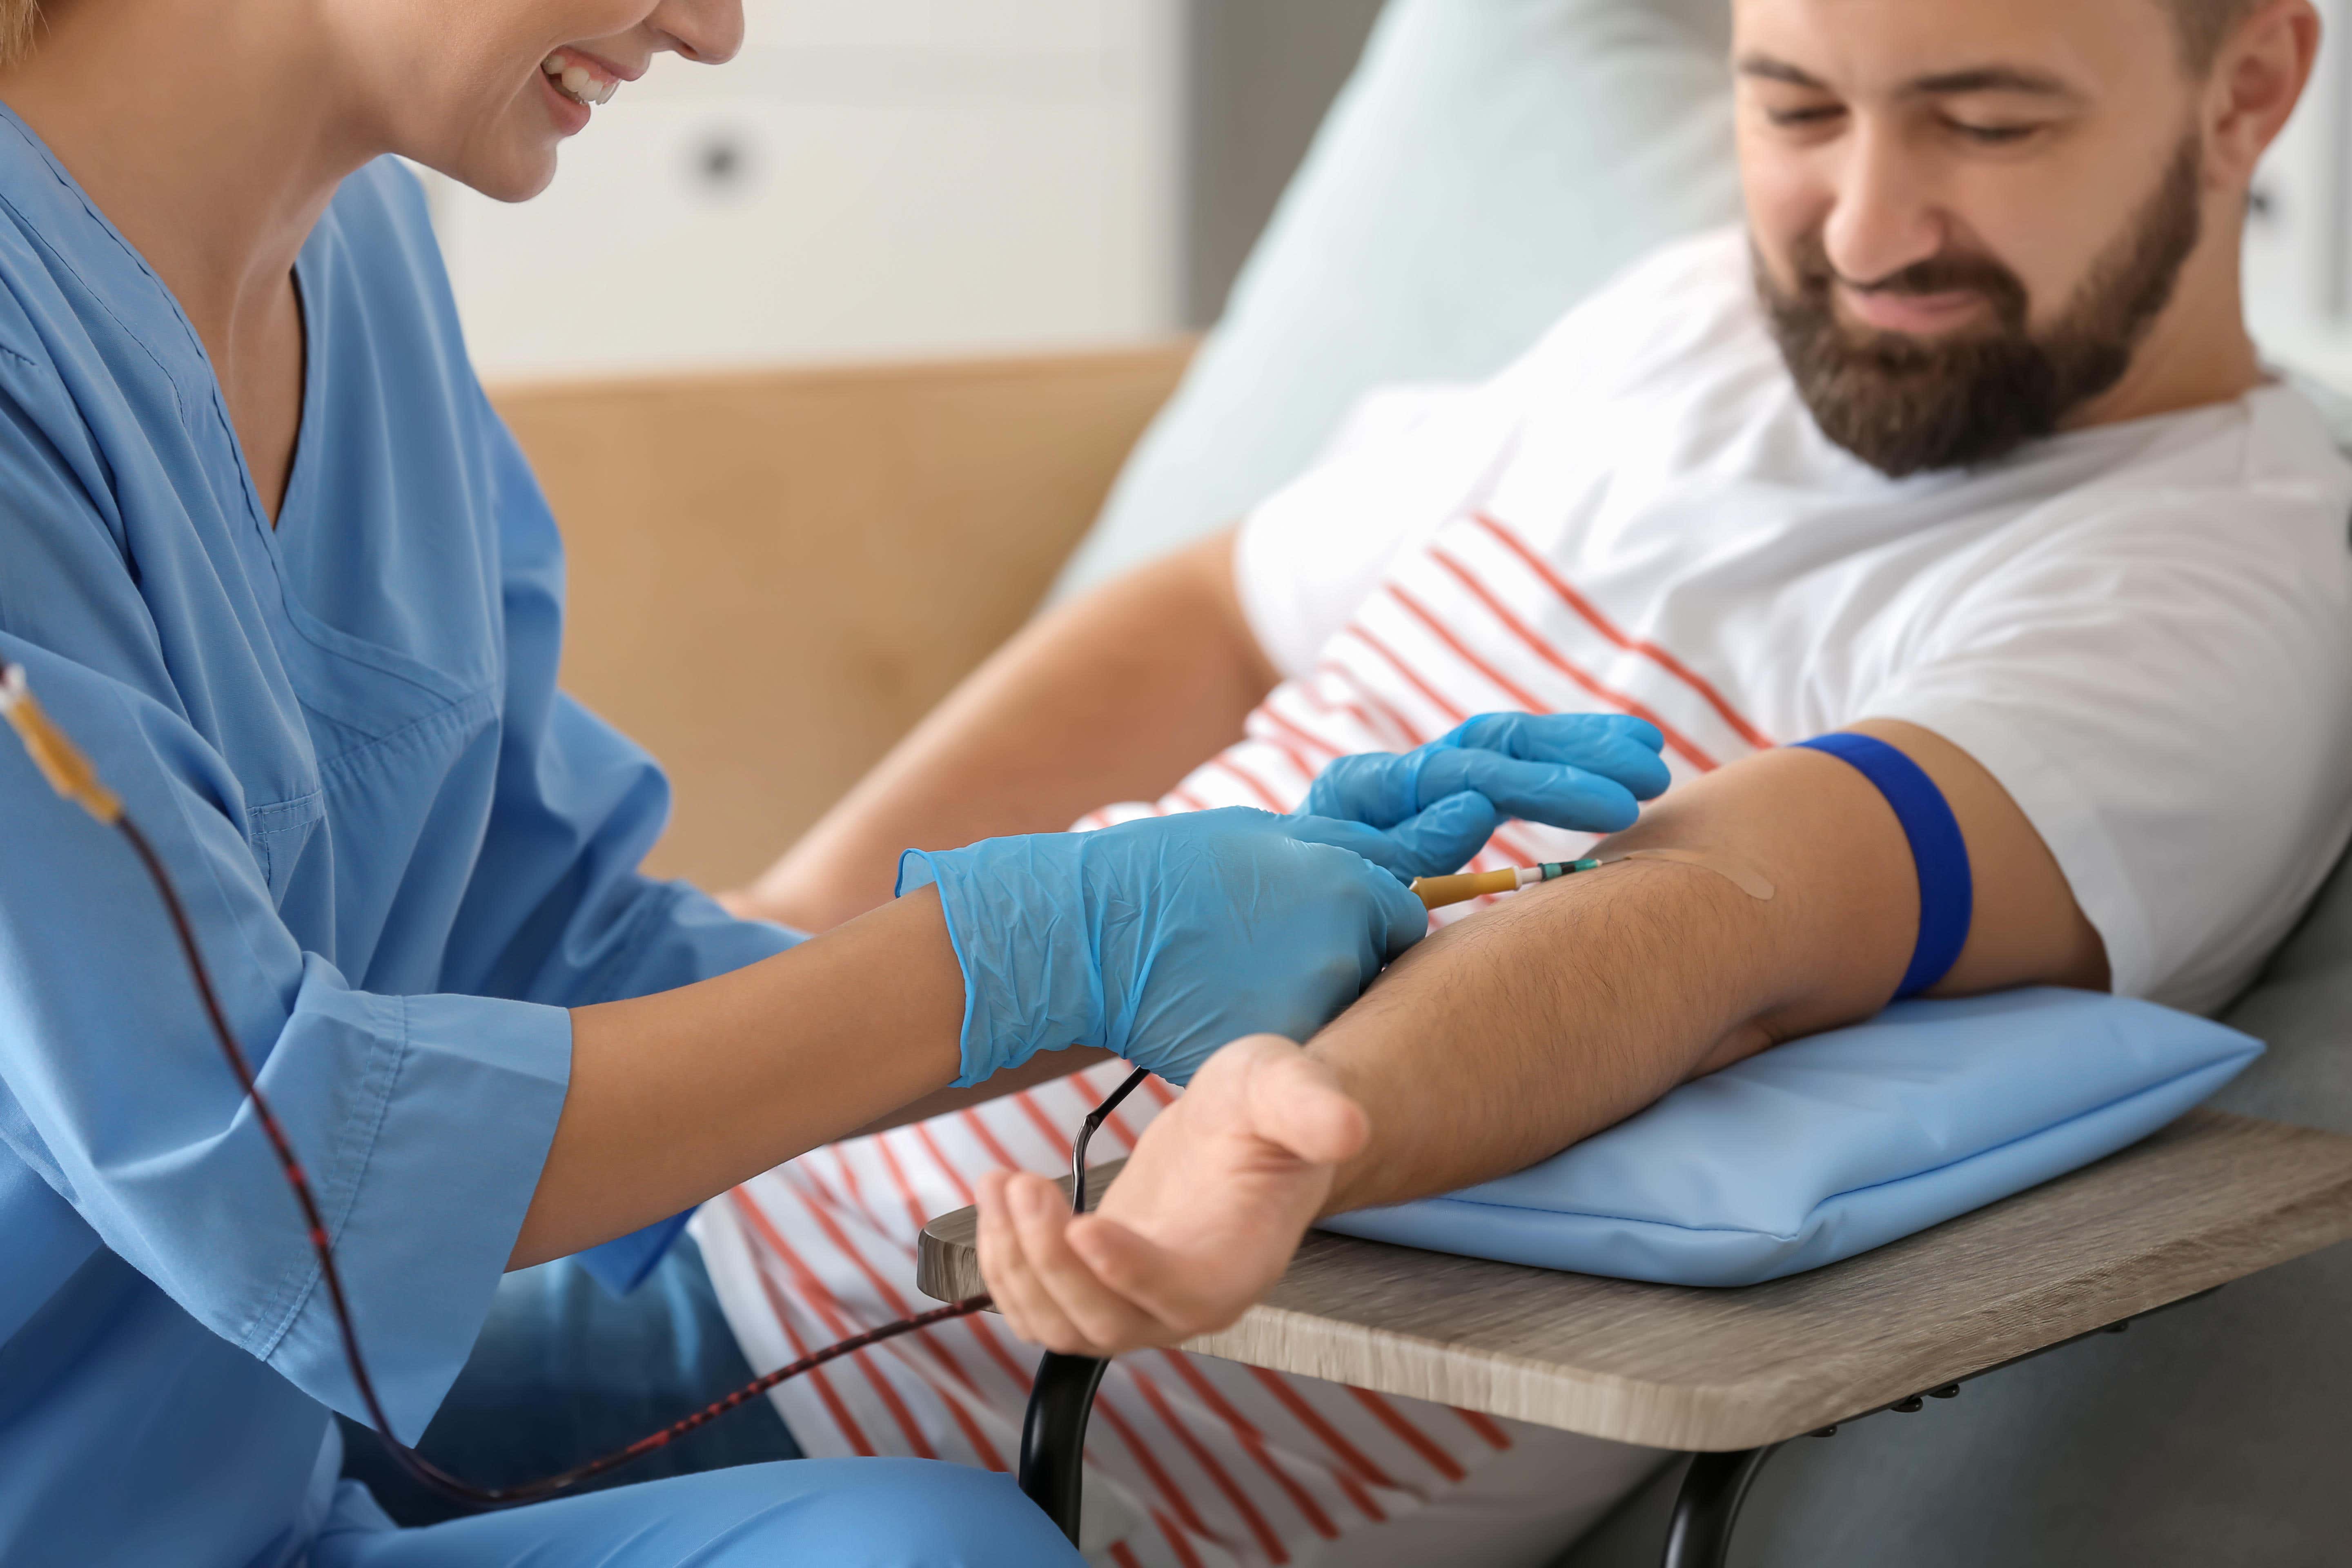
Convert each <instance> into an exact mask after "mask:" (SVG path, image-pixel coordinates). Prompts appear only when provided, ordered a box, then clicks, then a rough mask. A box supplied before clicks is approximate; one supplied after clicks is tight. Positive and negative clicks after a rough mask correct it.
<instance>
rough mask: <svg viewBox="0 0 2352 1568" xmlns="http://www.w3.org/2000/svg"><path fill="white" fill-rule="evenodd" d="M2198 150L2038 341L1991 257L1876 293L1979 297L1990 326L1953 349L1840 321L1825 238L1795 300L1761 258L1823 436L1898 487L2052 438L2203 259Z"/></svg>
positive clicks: (1795, 259)
mask: <svg viewBox="0 0 2352 1568" xmlns="http://www.w3.org/2000/svg"><path fill="white" fill-rule="evenodd" d="M2202 164H2203V147H2202V143H2201V142H2200V140H2199V139H2198V138H2197V137H2195V136H2193V135H2192V136H2191V137H2189V139H2188V140H2187V141H2186V142H2183V143H2182V144H2181V148H2180V151H2179V153H2178V155H2176V156H2175V158H2174V159H2173V162H2172V166H2171V167H2170V168H2169V169H2168V170H2166V171H2165V174H2164V178H2163V179H2162V180H2161V181H2160V182H2158V185H2157V189H2156V194H2155V195H2153V196H2151V197H2150V198H2149V199H2148V201H2147V203H2146V204H2145V205H2143V206H2142V207H2141V208H2140V210H2139V212H2138V213H2137V215H2136V216H2134V217H2133V219H2132V221H2131V222H2130V223H2129V224H2128V225H2127V226H2126V227H2125V230H2124V232H2123V234H2122V235H2120V236H2119V237H2117V238H2116V241H2115V242H2114V243H2113V244H2111V245H2109V246H2108V247H2107V249H2106V252H2105V255H2103V256H2102V257H2100V258H2099V260H2098V261H2097V263H2096V264H2095V265H2094V266H2093V267H2092V268H2091V272H2090V275H2089V276H2088V277H2087V278H2085V279H2084V281H2083V284H2082V287H2081V288H2079V289H2076V290H2075V294H2074V300H2073V302H2072V303H2070V304H2069V305H2068V306H2067V308H2066V312H2065V314H2064V316H2063V317H2062V318H2061V319H2060V320H2059V321H2058V322H2057V323H2056V324H2055V325H2054V326H2053V327H2052V328H2051V329H2050V331H2047V332H2046V333H2044V334H2042V336H2040V337H2036V336H2034V335H2032V333H2031V332H2029V331H2027V329H2026V312H2027V305H2028V301H2027V299H2026V293H2025V286H2024V284H2022V283H2021V282H2020V281H2019V280H2018V279H2017V275H2016V274H2015V273H2013V272H2011V271H2010V270H2009V268H2006V267H2003V266H2002V265H2000V263H1999V262H1997V261H1995V260H1993V259H1992V258H1990V257H1983V256H1936V257H1930V258H1927V260H1925V261H1922V262H1918V263H1916V264H1915V265H1913V266H1911V267H1907V268H1904V269H1903V270H1902V271H1901V272H1898V273H1896V274H1895V275H1894V276H1893V277H1892V278H1889V279H1885V281H1883V282H1881V283H1879V284H1877V285H1875V288H1876V289H1880V290H1883V291H1885V292H1886V293H1890V294H1937V293H1943V292H1946V291H1948V290H1951V289H1973V290H1975V291H1977V292H1979V293H1980V294H1982V295H1983V296H1984V297H1985V299H1986V300H1987V301H1988V302H1989V303H1990V305H1991V307H1992V310H1993V313H1994V317H1995V319H1996V321H1997V322H1998V325H1997V326H1996V327H1995V328H1994V329H1992V330H1991V331H1969V330H1965V329H1964V330H1963V331H1960V332H1959V333H1958V334H1956V335H1954V336H1952V337H1949V338H1942V339H1936V338H1915V337H1910V336H1906V335H1905V334H1902V333H1896V332H1878V331H1867V330H1857V329H1854V328H1852V327H1849V326H1847V325H1846V324H1845V323H1844V322H1843V321H1839V320H1838V317H1837V312H1836V309H1835V306H1834V304H1833V303H1832V299H1833V291H1834V289H1835V286H1836V283H1837V274H1836V270H1835V269H1834V268H1832V266H1831V265H1830V262H1829V258H1828V256H1827V254H1826V252H1825V251H1824V250H1823V248H1822V237H1821V235H1820V233H1819V231H1815V232H1814V233H1812V234H1810V235H1807V236H1806V237H1804V238H1803V239H1801V240H1800V241H1799V242H1798V243H1797V246H1796V247H1795V252H1794V254H1793V255H1792V256H1791V257H1790V265H1791V267H1792V268H1794V269H1795V272H1796V275H1797V286H1796V289H1794V291H1793V292H1783V291H1782V290H1781V289H1780V285H1779V284H1778V283H1776V282H1775V281H1774V280H1773V279H1772V277H1771V275H1770V273H1769V271H1768V270H1767V269H1766V268H1765V266H1764V262H1763V258H1762V257H1761V256H1760V255H1759V256H1757V257H1756V258H1755V272H1756V287H1757V290H1758V292H1759V294H1760V295H1761V297H1762V299H1763V302H1764V308H1765V310H1766V313H1767V314H1768V315H1769V317H1770V320H1771V324H1772V335H1773V337H1774V338H1775V339H1776V340H1778V342H1780V356H1781V358H1782V359H1784V360H1785V361H1787V363H1788V366H1789V373H1790V375H1792V376H1794V377H1795V378H1796V383H1797V390H1798V392H1799V394H1800V395H1801V396H1802V397H1803V398H1804V400H1805V405H1806V406H1807V407H1808V408H1810V409H1811V410H1812V412H1813V418H1814V419H1815V420H1816V421H1818V422H1819V423H1820V425H1821V427H1822V434H1824V435H1826V436H1827V437H1829V438H1830V439H1831V440H1832V441H1834V442H1836V443H1837V444H1838V445H1839V446H1841V447H1844V448H1845V449H1846V450H1847V451H1849V452H1852V453H1853V455H1854V456H1855V457H1857V458H1861V459H1862V460H1863V461H1864V462H1865V463H1868V464H1869V465H1870V466H1871V467H1872V468H1876V469H1878V470H1879V471H1881V472H1882V473H1885V474H1886V475H1888V476H1889V477H1891V478H1894V479H1901V478H1903V477H1904V476H1906V475H1907V474H1916V473H1919V472H1921V471H1923V470H1925V469H1929V468H1963V467H1969V466H1972V465H1975V464H1979V463H1989V462H1991V461H1992V460H1994V459H1995V458H2000V457H2003V456H2006V455H2007V454H2008V453H2010V452H2012V451H2014V450H2015V449H2016V448H2017V447H2021V446H2022V445H2023V444H2024V443H2026V442H2028V441H2033V440H2039V439H2041V438H2042V437H2046V436H2049V435H2051V434H2052V433H2053V432H2054V431H2056V430H2057V428H2058V426H2059V423H2060V421H2062V420H2063V419H2064V418H2065V417H2066V416H2068V415H2069V414H2071V413H2073V412H2074V410H2075V409H2077V408H2079V407H2081V406H2082V405H2084V404H2085V403H2087V402H2089V401H2090V400H2091V399H2092V398H2095V397H2096V396H2098V395H2100V394H2101V393H2103V392H2105V391H2106V390H2107V389H2108V388H2109V387H2111V386H2113V385H2115V384H2116V382H2117V381H2118V380H2120V379H2121V378H2122V376H2123V374H2124V371H2125V370H2126V368H2127V367H2128V366H2129V365H2130V363H2131V358H2132V354H2133V352H2134V351H2135V350H2136V349H2137V347H2138V345H2139V341H2140V339H2141V337H2142V336H2143V335H2144V334H2145V333H2146V332H2147V328H2148V324H2149V323H2150V322H2151V321H2154V320H2155V319H2156V317H2157V315H2158V313H2159V312H2160V311H2162V310H2163V309H2164V307H2165V304H2166V302H2167V301H2168V300H2170V299H2171V298H2172V289H2173V285H2174V283H2175V282H2176V281H2177V280H2178V279H2179V276H2180V268H2182V266H2183V265H2184V264H2186V263H2187V261H2188V259H2189V253H2190V252H2192V251H2194V250H2195V249H2196V248H2197V241H2198V237H2199V233H2200V227H2201V225H2202V218H2203V214H2202V210H2201V208H2200V205H2199V202H2200V195H2201V184H2200V170H2201V168H2202Z"/></svg>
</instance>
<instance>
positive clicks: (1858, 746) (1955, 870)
mask: <svg viewBox="0 0 2352 1568" xmlns="http://www.w3.org/2000/svg"><path fill="white" fill-rule="evenodd" d="M1797 744H1798V745H1800V746H1802V747H1804V748H1806V749H1807V750H1809V751H1815V752H1828V753H1829V754H1830V755H1831V756H1832V757H1835V758H1837V759H1838V760H1839V761H1840V762H1842V763H1847V764H1849V765H1850V766H1852V767H1853V769H1854V771H1855V772H1857V773H1861V774H1862V776H1863V777H1864V778H1866V779H1868V780H1869V781H1870V782H1871V783H1872V784H1874V785H1876V786H1877V788H1878V793H1879V794H1880V795H1885V797H1886V804H1887V805H1891V806H1893V807H1894V808H1895V820H1896V821H1898V822H1900V823H1902V824H1903V837H1906V838H1907V839H1909V840H1910V841H1911V864H1912V867H1913V868H1915V869H1916V871H1917V872H1918V874H1919V938H1918V941H1917V942H1916V943H1915V944H1914V945H1913V947H1912V949H1911V967H1910V968H1908V969H1906V970H1905V971H1904V972H1903V984H1900V985H1898V986H1896V987H1895V996H1896V998H1897V999H1898V1000H1899V999H1900V998H1902V997H1905V996H1916V995H1917V994H1919V993H1920V992H1922V991H1925V990H1926V989H1927V987H1929V986H1930V985H1933V984H1936V982H1937V981H1938V980H1941V979H1942V978H1943V977H1944V976H1945V975H1946V974H1948V973H1951V968H1952V964H1953V963H1954V962H1955V961H1957V960H1958V958H1959V956H1960V947H1961V945H1962V944H1963V943H1964V942H1967V941H1968V940H1969V919H1970V917H1971V916H1972V915H1973V914H1974V913H1975V910H1976V885H1975V884H1974V883H1973V882H1972V881H1971V880H1970V879H1969V847H1968V842H1967V840H1965V839H1963V838H1962V837H1960V825H1959V823H1958V821H1957V820H1955V819H1954V818H1953V816H1952V808H1951V807H1950V806H1949V805H1947V804H1945V801H1944V792H1943V791H1942V790H1939V789H1937V787H1936V781H1935V780H1933V779H1931V778H1929V777H1928V776H1927V773H1926V771H1925V770H1924V769H1922V768H1921V767H1920V766H1919V764H1918V763H1915V762H1913V761H1912V760H1911V759H1910V758H1908V757H1906V756H1905V755H1904V754H1903V753H1902V752H1899V751H1896V750H1895V748H1894V747H1893V746H1890V745H1888V744H1887V743H1886V742H1884V741H1876V740H1873V739H1872V738H1871V737H1869V736H1868V735H1856V734H1853V733H1852V732H1850V731H1839V732H1838V733H1836V734H1833V735H1820V736H1816V737H1815V738H1813V739H1812V740H1810V741H1800V742H1797Z"/></svg>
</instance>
